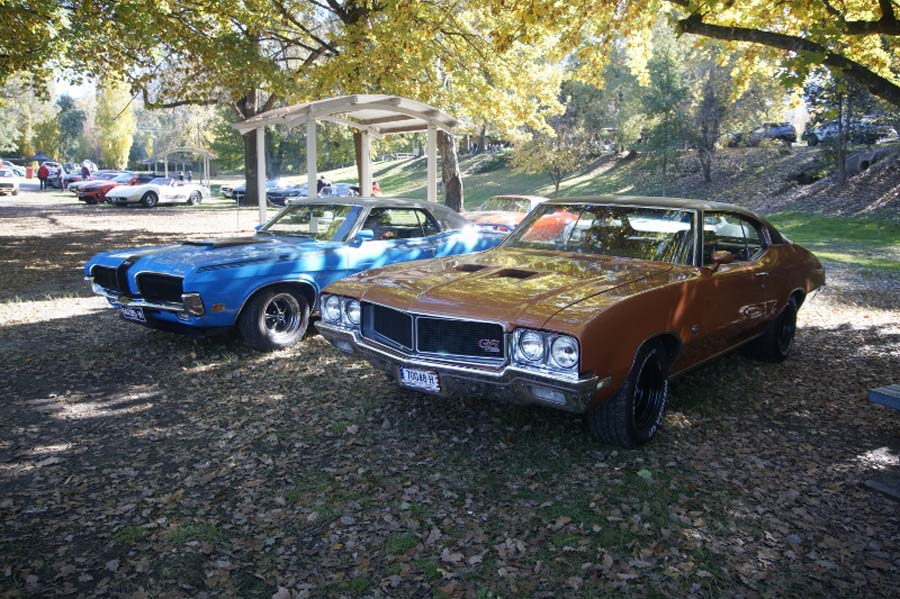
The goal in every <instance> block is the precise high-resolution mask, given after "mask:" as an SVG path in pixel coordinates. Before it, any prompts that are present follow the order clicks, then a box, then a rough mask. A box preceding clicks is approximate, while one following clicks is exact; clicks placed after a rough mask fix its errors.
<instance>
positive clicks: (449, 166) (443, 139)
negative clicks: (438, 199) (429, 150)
mask: <svg viewBox="0 0 900 599" xmlns="http://www.w3.org/2000/svg"><path fill="white" fill-rule="evenodd" d="M437 146H438V151H439V152H440V155H441V180H442V181H443V182H444V204H446V205H447V206H449V207H450V208H452V209H454V210H456V211H457V212H461V211H462V208H463V184H462V175H460V173H459V157H458V156H457V155H456V140H455V139H454V138H453V136H452V135H449V134H447V133H444V132H443V131H441V130H440V129H438V132H437Z"/></svg>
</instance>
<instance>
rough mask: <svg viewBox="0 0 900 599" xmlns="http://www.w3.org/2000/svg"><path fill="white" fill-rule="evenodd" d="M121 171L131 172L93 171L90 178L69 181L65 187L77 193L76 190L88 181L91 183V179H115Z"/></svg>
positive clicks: (129, 172)
mask: <svg viewBox="0 0 900 599" xmlns="http://www.w3.org/2000/svg"><path fill="white" fill-rule="evenodd" d="M123 173H128V174H132V173H131V171H98V172H96V173H94V174H93V175H91V178H90V179H86V180H79V181H72V182H71V183H69V184H68V185H66V189H68V190H69V191H71V192H72V193H74V194H75V195H78V190H79V189H81V188H82V187H84V186H85V185H87V184H88V183H91V182H92V181H110V180H112V179H115V178H116V177H117V176H119V175H120V174H123ZM79 178H80V175H79Z"/></svg>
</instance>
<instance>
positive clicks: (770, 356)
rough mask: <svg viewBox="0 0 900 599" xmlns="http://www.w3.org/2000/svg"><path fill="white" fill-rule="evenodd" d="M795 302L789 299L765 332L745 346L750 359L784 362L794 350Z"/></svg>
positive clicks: (793, 299) (795, 329)
mask: <svg viewBox="0 0 900 599" xmlns="http://www.w3.org/2000/svg"><path fill="white" fill-rule="evenodd" d="M797 309H798V307H797V300H796V298H793V297H792V298H791V299H789V300H788V302H787V304H786V305H785V306H784V308H783V309H782V310H781V313H780V314H779V315H778V316H776V317H775V319H774V320H773V321H772V322H770V323H769V325H768V326H767V327H766V330H765V332H764V333H763V334H762V335H761V336H760V337H758V338H757V339H755V340H753V341H752V342H750V344H748V345H747V353H748V354H749V355H750V357H752V358H755V359H757V360H762V361H764V362H784V361H785V360H786V359H787V357H788V356H790V355H791V351H793V349H794V335H795V334H796V332H797Z"/></svg>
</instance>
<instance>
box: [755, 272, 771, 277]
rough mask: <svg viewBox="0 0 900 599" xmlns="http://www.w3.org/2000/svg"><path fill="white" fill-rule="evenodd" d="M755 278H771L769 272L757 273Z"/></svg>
mask: <svg viewBox="0 0 900 599" xmlns="http://www.w3.org/2000/svg"><path fill="white" fill-rule="evenodd" d="M754 276H756V277H768V276H769V273H767V272H758V273H756V274H755V275H754Z"/></svg>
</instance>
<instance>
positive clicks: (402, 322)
mask: <svg viewBox="0 0 900 599" xmlns="http://www.w3.org/2000/svg"><path fill="white" fill-rule="evenodd" d="M362 309H363V335H365V336H367V337H382V338H384V339H387V340H388V341H392V342H393V343H396V344H397V345H399V346H401V347H405V348H406V349H409V350H411V349H412V317H411V316H410V315H409V314H405V313H403V312H399V311H397V310H392V309H390V308H385V307H384V306H377V305H374V304H363V306H362Z"/></svg>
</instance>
